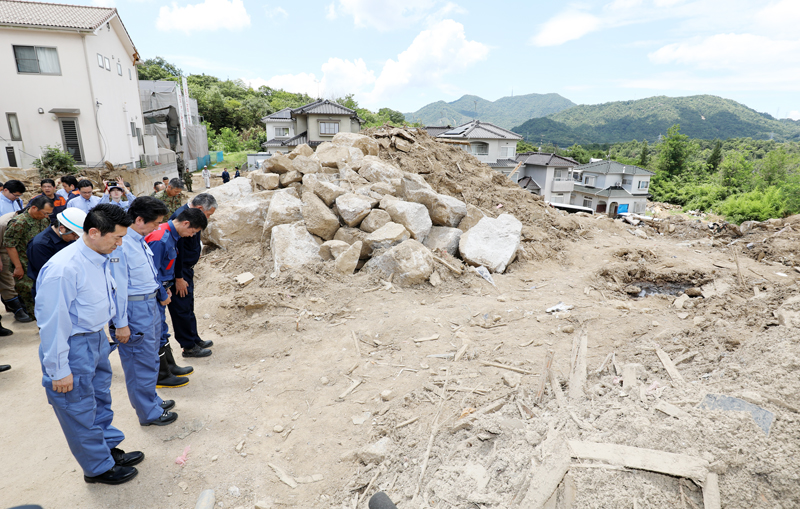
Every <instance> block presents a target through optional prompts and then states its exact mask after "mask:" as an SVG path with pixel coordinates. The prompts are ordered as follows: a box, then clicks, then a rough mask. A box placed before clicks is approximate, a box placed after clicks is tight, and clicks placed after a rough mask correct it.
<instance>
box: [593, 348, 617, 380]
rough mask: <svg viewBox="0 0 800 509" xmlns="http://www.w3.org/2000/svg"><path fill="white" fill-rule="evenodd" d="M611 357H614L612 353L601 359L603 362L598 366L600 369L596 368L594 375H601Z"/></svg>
mask: <svg viewBox="0 0 800 509" xmlns="http://www.w3.org/2000/svg"><path fill="white" fill-rule="evenodd" d="M613 357H614V352H609V353H608V355H606V358H605V359H603V362H602V364H600V367H599V368H597V370H596V371H595V374H597V375H599V374H600V373H602V372H603V370H604V369H606V366H607V365H608V363H609V362H611V359H612V358H613Z"/></svg>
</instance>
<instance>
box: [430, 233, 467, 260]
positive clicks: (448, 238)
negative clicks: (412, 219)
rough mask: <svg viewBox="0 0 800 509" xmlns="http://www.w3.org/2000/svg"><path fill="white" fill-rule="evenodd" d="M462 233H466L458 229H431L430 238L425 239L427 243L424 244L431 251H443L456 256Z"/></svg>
mask: <svg viewBox="0 0 800 509" xmlns="http://www.w3.org/2000/svg"><path fill="white" fill-rule="evenodd" d="M462 233H464V232H462V231H461V230H459V229H458V228H450V227H448V226H434V227H433V228H431V231H430V233H428V236H427V237H425V242H423V244H424V245H425V247H427V248H428V249H430V250H431V251H435V250H436V249H441V250H442V251H447V252H448V253H450V254H451V255H453V256H455V255H456V253H457V252H458V243H459V241H460V240H461V234H462Z"/></svg>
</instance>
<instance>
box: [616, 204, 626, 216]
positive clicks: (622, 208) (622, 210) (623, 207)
mask: <svg viewBox="0 0 800 509" xmlns="http://www.w3.org/2000/svg"><path fill="white" fill-rule="evenodd" d="M626 212H628V204H627V203H626V204H624V205H620V206H619V208H618V209H617V214H625V213H626Z"/></svg>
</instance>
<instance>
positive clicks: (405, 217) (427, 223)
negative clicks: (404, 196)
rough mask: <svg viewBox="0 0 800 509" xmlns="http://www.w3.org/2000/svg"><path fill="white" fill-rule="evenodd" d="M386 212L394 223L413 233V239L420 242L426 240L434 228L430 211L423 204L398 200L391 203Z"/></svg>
mask: <svg viewBox="0 0 800 509" xmlns="http://www.w3.org/2000/svg"><path fill="white" fill-rule="evenodd" d="M385 210H386V212H388V213H389V216H390V217H391V218H392V221H393V222H395V223H399V224H402V225H403V226H405V227H406V230H408V231H409V233H411V238H413V239H415V240H418V241H420V242H422V241H424V240H425V237H426V236H427V235H428V232H430V231H431V226H433V223H432V222H431V216H430V214H428V209H427V208H426V207H425V205H422V204H421V203H411V202H407V201H400V200H397V201H393V202H390V203H389V204H388V205H387V206H386V209H385Z"/></svg>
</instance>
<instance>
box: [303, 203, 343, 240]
mask: <svg viewBox="0 0 800 509" xmlns="http://www.w3.org/2000/svg"><path fill="white" fill-rule="evenodd" d="M302 214H303V220H304V221H305V223H306V229H307V230H308V232H309V233H311V234H313V235H317V236H318V237H321V238H323V239H325V240H331V239H333V236H334V235H335V234H336V230H338V229H339V218H338V217H336V214H334V213H333V212H331V209H329V208H328V207H327V206H326V205H325V203H324V202H323V201H322V200H321V199H320V198H319V196H317V195H316V194H314V193H313V192H312V191H306V192H305V193H303V207H302Z"/></svg>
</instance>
